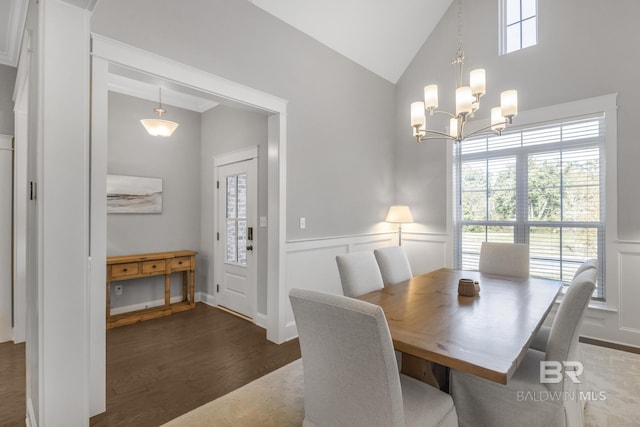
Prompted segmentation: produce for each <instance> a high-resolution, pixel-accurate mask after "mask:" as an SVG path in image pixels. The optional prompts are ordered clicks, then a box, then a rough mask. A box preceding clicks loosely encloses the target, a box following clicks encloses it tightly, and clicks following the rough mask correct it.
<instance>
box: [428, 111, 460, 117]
mask: <svg viewBox="0 0 640 427" xmlns="http://www.w3.org/2000/svg"><path fill="white" fill-rule="evenodd" d="M433 112H434V113H438V114H444V115H445V116H449V117H450V118H453V117H456V115H455V114H451V113H450V112H448V111H444V110H433Z"/></svg>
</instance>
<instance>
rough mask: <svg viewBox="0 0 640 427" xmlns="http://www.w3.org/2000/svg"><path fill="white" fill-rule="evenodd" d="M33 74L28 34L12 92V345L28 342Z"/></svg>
mask: <svg viewBox="0 0 640 427" xmlns="http://www.w3.org/2000/svg"><path fill="white" fill-rule="evenodd" d="M30 73H31V35H30V34H29V32H27V31H25V33H24V35H23V37H22V46H21V48H20V67H18V71H17V74H16V85H15V88H14V91H13V101H14V107H13V112H14V116H15V119H14V128H15V129H14V133H15V138H16V139H15V140H16V143H15V148H14V153H13V154H14V156H15V157H14V158H15V168H14V171H13V173H14V215H13V217H14V231H13V236H14V239H13V242H14V243H13V251H14V252H13V253H14V262H13V271H14V278H13V284H14V294H13V309H14V317H13V319H14V326H13V342H15V343H16V344H17V343H21V342H24V341H25V340H26V330H27V326H26V323H27V244H28V243H27V236H28V234H27V218H28V215H27V203H28V200H27V181H28V175H27V165H28V155H29V152H28V149H27V148H28V147H27V144H28V142H29V75H30Z"/></svg>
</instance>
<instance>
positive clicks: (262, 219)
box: [260, 216, 267, 227]
mask: <svg viewBox="0 0 640 427" xmlns="http://www.w3.org/2000/svg"><path fill="white" fill-rule="evenodd" d="M266 226H267V217H266V216H261V217H260V227H266Z"/></svg>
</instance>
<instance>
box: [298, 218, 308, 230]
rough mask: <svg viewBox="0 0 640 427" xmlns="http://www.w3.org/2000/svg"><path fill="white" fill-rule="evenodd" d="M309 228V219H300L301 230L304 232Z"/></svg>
mask: <svg viewBox="0 0 640 427" xmlns="http://www.w3.org/2000/svg"><path fill="white" fill-rule="evenodd" d="M305 228H307V219H306V218H305V217H303V216H301V217H300V229H301V230H304V229H305Z"/></svg>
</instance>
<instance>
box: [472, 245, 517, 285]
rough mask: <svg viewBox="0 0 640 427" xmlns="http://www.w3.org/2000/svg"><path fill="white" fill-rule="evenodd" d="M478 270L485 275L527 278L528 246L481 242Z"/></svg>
mask: <svg viewBox="0 0 640 427" xmlns="http://www.w3.org/2000/svg"><path fill="white" fill-rule="evenodd" d="M478 269H479V270H480V272H481V273H487V274H497V275H501V276H512V277H529V245H527V244H522V243H501V242H482V246H481V247H480V263H479V266H478Z"/></svg>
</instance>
